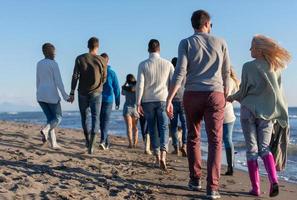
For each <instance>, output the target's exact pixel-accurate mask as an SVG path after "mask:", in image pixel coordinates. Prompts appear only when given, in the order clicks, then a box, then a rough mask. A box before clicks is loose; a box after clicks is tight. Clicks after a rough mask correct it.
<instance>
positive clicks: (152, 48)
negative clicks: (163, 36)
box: [148, 39, 160, 53]
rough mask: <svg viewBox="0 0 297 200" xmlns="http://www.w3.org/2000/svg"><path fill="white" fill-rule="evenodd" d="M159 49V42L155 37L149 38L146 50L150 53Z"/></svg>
mask: <svg viewBox="0 0 297 200" xmlns="http://www.w3.org/2000/svg"><path fill="white" fill-rule="evenodd" d="M158 50H160V42H159V41H158V40H156V39H151V40H150V42H149V43H148V51H149V52H150V53H153V52H156V51H158Z"/></svg>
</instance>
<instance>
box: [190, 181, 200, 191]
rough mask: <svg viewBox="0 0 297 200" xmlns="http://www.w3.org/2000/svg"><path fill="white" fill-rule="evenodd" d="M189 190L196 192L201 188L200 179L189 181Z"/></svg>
mask: <svg viewBox="0 0 297 200" xmlns="http://www.w3.org/2000/svg"><path fill="white" fill-rule="evenodd" d="M188 187H189V190H192V191H198V190H200V189H201V188H202V187H201V180H200V179H190V181H189V183H188Z"/></svg>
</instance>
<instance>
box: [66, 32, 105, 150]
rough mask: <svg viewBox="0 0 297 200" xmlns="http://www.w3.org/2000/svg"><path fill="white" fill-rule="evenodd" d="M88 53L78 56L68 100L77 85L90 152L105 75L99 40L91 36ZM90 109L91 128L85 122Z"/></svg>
mask: <svg viewBox="0 0 297 200" xmlns="http://www.w3.org/2000/svg"><path fill="white" fill-rule="evenodd" d="M88 48H89V53H85V54H82V55H80V56H78V57H77V58H76V60H75V66H74V70H73V75H72V82H71V92H70V99H69V101H70V102H73V101H74V92H75V88H76V85H77V82H78V80H79V85H78V104H79V110H80V115H81V123H82V127H83V130H84V135H85V138H86V147H87V148H88V153H89V154H92V153H93V151H94V149H93V145H94V143H95V135H96V134H97V133H98V132H99V126H100V124H99V123H100V122H99V115H100V108H101V99H102V88H103V84H104V82H105V81H106V76H107V67H106V65H107V63H106V60H105V59H104V58H103V57H101V56H99V55H97V52H98V49H99V40H98V39H97V38H95V37H92V38H90V39H89V41H88ZM90 111H91V116H92V125H91V128H90V127H89V124H88V122H87V116H88V114H89V112H90Z"/></svg>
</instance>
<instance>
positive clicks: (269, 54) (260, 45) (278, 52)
mask: <svg viewBox="0 0 297 200" xmlns="http://www.w3.org/2000/svg"><path fill="white" fill-rule="evenodd" d="M252 43H253V46H254V47H255V48H256V49H259V50H261V51H262V54H263V56H264V58H265V60H266V61H267V62H268V63H269V65H270V69H271V70H273V71H277V70H278V69H283V68H285V67H286V66H287V64H288V63H289V62H290V60H291V54H290V53H289V52H288V51H287V50H286V49H285V48H283V47H281V46H280V45H279V44H278V43H277V42H276V41H274V40H273V39H271V38H269V37H266V36H264V35H255V36H254V37H253V40H252Z"/></svg>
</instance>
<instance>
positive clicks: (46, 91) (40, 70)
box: [36, 43, 69, 149]
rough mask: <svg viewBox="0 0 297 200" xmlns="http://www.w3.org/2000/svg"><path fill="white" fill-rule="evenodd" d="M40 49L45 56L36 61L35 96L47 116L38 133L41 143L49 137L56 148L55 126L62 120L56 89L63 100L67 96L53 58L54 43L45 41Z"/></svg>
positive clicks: (66, 99)
mask: <svg viewBox="0 0 297 200" xmlns="http://www.w3.org/2000/svg"><path fill="white" fill-rule="evenodd" d="M42 51H43V54H44V57H45V58H44V59H42V60H40V61H39V62H38V63H37V71H36V87H37V92H36V96H37V101H38V103H39V105H40V107H41V109H42V110H43V112H44V114H45V116H46V118H47V124H46V126H45V127H44V128H43V129H41V131H40V133H41V135H42V142H43V143H45V142H46V141H47V140H48V138H49V139H50V144H51V147H52V148H54V149H58V148H60V146H59V145H58V144H57V141H56V135H55V128H56V127H57V126H58V125H59V124H60V122H61V120H62V110H61V104H60V101H61V98H60V96H59V92H58V89H59V90H60V92H61V94H62V96H63V99H64V100H65V101H68V98H69V96H68V95H67V93H66V92H65V89H64V85H63V82H62V78H61V74H60V70H59V66H58V63H56V61H55V60H54V58H55V47H54V45H52V44H50V43H45V44H44V45H43V46H42Z"/></svg>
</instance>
